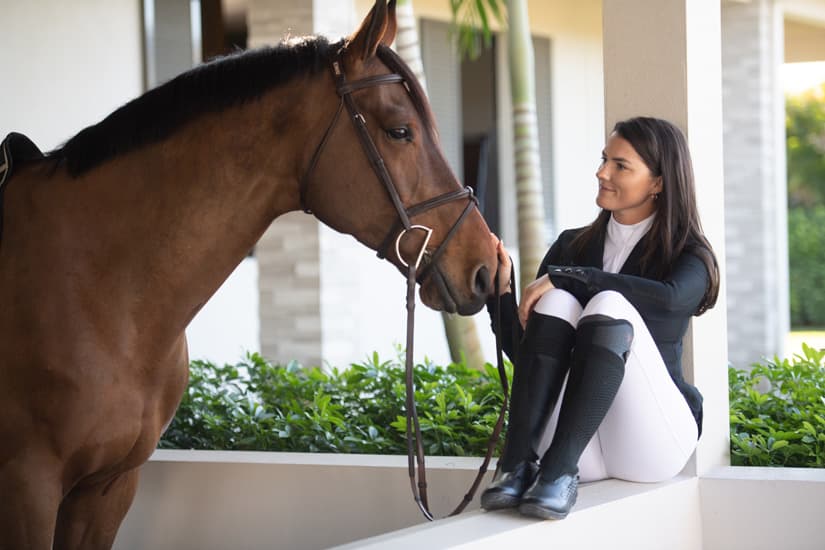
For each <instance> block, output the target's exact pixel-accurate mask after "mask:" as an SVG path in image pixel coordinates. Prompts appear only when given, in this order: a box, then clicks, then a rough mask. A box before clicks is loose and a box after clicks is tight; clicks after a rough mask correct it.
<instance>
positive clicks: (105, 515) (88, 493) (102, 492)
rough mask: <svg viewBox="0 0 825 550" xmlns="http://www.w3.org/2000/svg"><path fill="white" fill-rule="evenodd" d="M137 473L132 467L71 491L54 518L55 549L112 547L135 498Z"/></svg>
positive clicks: (82, 549)
mask: <svg viewBox="0 0 825 550" xmlns="http://www.w3.org/2000/svg"><path fill="white" fill-rule="evenodd" d="M138 473H139V468H135V469H133V470H128V471H126V472H123V473H121V474H118V475H117V476H115V477H113V478H108V479H106V480H104V481H100V482H96V483H93V484H90V485H81V486H79V487H75V488H74V489H72V491H71V492H70V493H69V494H68V495H66V497H65V498H64V499H63V502H62V503H61V505H60V511H59V513H58V515H57V529H56V531H55V537H54V550H102V549H108V548H111V547H112V545H113V544H114V542H115V536H116V535H117V530H118V528H119V527H120V524H121V522H122V521H123V518H124V517H126V512H128V511H129V506H131V504H132V500H133V499H134V497H135V492H136V491H137V484H138Z"/></svg>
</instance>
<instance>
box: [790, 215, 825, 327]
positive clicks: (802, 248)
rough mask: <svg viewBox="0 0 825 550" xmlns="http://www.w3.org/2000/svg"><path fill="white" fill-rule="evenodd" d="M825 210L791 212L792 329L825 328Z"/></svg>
mask: <svg viewBox="0 0 825 550" xmlns="http://www.w3.org/2000/svg"><path fill="white" fill-rule="evenodd" d="M823 243H825V206H817V207H815V208H811V209H802V208H791V209H790V210H789V211H788V259H789V265H790V273H789V274H790V302H791V325H792V326H794V327H804V326H825V246H823Z"/></svg>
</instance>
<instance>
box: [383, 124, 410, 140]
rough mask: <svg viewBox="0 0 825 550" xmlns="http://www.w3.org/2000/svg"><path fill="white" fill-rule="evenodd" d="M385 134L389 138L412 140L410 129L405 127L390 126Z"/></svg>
mask: <svg viewBox="0 0 825 550" xmlns="http://www.w3.org/2000/svg"><path fill="white" fill-rule="evenodd" d="M387 135H388V136H390V138H391V139H396V140H399V141H400V140H406V141H412V131H411V130H410V129H409V128H407V127H405V126H404V127H401V128H390V129H389V130H387Z"/></svg>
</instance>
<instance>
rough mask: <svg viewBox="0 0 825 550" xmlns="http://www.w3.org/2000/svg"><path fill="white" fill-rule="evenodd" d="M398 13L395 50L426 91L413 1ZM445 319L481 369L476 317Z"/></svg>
mask: <svg viewBox="0 0 825 550" xmlns="http://www.w3.org/2000/svg"><path fill="white" fill-rule="evenodd" d="M395 13H396V20H397V22H398V32H397V34H396V38H395V50H396V51H397V52H398V55H399V56H401V58H402V59H403V60H404V61H405V62H406V63H407V65H409V66H410V69H412V71H413V73H414V74H415V76H416V77H417V78H418V81H419V82H420V83H421V87H422V88H423V89H424V91H425V93H426V91H427V80H426V77H425V76H424V64H423V63H422V61H421V47H420V44H419V39H418V27H417V26H416V22H415V12H414V10H413V2H412V0H398V2H397V3H396V8H395ZM441 318H442V319H443V321H444V331H445V332H446V335H447V344H448V345H449V347H450V357H451V358H452V360H453V361H455V362H459V361H461V358H462V357H461V356H462V352H463V354H464V359H465V360H466V362H467V365H468V366H470V367H473V368H477V369H481V368H482V367H483V366H484V363H485V360H484V355H483V354H482V351H481V342H480V341H479V339H478V331H477V329H476V324H475V320H474V319H473V318H472V317H462V316H460V315H456V314H452V313H442V314H441Z"/></svg>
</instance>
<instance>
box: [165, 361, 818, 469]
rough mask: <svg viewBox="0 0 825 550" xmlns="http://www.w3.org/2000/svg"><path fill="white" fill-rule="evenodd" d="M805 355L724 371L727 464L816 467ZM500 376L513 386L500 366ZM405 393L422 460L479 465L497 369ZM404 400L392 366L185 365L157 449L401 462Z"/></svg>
mask: <svg viewBox="0 0 825 550" xmlns="http://www.w3.org/2000/svg"><path fill="white" fill-rule="evenodd" d="M803 350H804V357H799V356H798V357H795V358H794V359H792V360H779V359H775V360H774V361H772V362H767V363H764V364H757V365H754V366H753V368H752V369H750V370H748V371H742V370H737V369H735V368H733V367H731V368H730V369H729V380H730V404H731V415H730V432H731V462H732V463H733V464H734V465H742V466H811V467H823V465H825V397H823V396H824V395H825V364H823V358H825V351H817V350H814V349H812V348H810V347H808V346H805V345H803ZM507 370H508V376H510V377H511V376H512V366H511V365H510V364H509V363H508V364H507ZM415 384H416V406H417V408H418V412H419V415H420V416H421V427H422V430H423V435H424V442H425V449H426V452H427V453H428V454H430V455H445V456H483V455H484V454H485V452H486V445H487V440H488V438H489V436H490V433H491V432H492V427H493V425H494V424H495V420H496V417H497V415H498V410H499V407H500V406H501V385H500V383H499V381H498V374H497V372H496V369H495V367H493V366H492V365H489V364H488V365H486V367H485V370H484V372H479V371H476V370H473V369H469V368H467V367H466V366H465V365H463V364H451V365H448V366H446V367H440V366H436V365H433V364H432V363H430V362H426V363H425V364H423V365H418V366H417V368H416V373H415ZM404 399H405V398H404V369H403V366H402V363H401V361H400V360H398V359H396V360H394V361H381V360H379V358H378V356H377V355H373V357H372V359H371V360H370V361H366V362H364V363H362V364H357V365H352V366H351V367H350V368H349V369H346V370H341V371H339V370H337V369H333V370H332V371H331V372H324V371H323V370H321V369H319V368H307V369H305V368H302V367H301V366H300V365H298V364H297V363H290V364H289V365H286V366H279V365H272V364H270V363H268V362H267V361H265V360H264V359H263V358H262V357H260V356H259V355H256V354H253V355H250V356H248V357H247V360H246V361H243V362H241V363H239V364H237V365H225V366H222V367H221V366H217V365H214V364H212V363H208V362H203V361H194V362H192V365H191V376H190V384H189V388H188V390H187V392H186V393H185V394H184V397H183V401H182V403H181V405H180V408H179V409H178V413H177V416H176V417H175V419H174V420H173V422H172V424H171V425H170V427H169V429H168V430H167V431H166V433H165V434H164V436H163V439H161V442H160V447H161V448H167V449H168V448H178V449H226V450H263V451H296V452H298V451H300V452H332V453H377V454H405V453H406V449H407V446H406V439H405V437H406V436H405V434H406V423H405V419H404ZM501 444H502V443H501V442H499V450H500V446H501Z"/></svg>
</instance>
